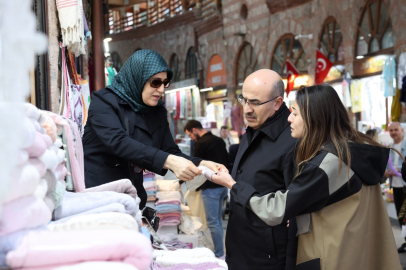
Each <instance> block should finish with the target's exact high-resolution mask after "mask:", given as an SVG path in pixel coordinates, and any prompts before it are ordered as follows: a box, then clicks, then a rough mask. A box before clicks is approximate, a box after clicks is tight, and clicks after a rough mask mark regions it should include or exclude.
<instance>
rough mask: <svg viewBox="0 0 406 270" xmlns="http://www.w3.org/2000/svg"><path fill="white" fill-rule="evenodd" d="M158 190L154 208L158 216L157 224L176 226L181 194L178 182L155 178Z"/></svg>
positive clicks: (178, 218)
mask: <svg viewBox="0 0 406 270" xmlns="http://www.w3.org/2000/svg"><path fill="white" fill-rule="evenodd" d="M156 183H157V186H158V192H157V194H156V197H157V199H158V201H157V202H156V207H155V210H156V212H157V215H158V217H159V218H160V222H159V226H160V227H161V226H177V225H179V224H180V218H181V212H182V211H181V208H180V203H181V194H180V191H179V183H178V182H175V183H174V182H173V180H157V181H156Z"/></svg>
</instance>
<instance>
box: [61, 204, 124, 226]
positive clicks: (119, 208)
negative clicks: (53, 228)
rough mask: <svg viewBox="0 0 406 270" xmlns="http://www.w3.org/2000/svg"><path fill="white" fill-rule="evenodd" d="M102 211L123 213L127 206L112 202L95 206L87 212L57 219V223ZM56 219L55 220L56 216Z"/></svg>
mask: <svg viewBox="0 0 406 270" xmlns="http://www.w3.org/2000/svg"><path fill="white" fill-rule="evenodd" d="M101 213H123V214H125V207H124V205H122V204H121V203H112V204H108V205H105V206H101V207H97V208H94V209H92V210H89V211H86V212H82V213H80V214H76V215H73V216H68V217H65V218H62V219H58V220H56V221H55V223H64V222H67V221H69V220H71V219H72V218H76V217H80V216H86V215H93V214H101ZM54 220H55V217H54Z"/></svg>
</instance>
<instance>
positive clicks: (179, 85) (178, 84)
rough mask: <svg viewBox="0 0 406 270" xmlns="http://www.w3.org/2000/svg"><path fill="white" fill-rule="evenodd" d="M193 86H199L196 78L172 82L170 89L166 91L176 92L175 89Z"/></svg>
mask: <svg viewBox="0 0 406 270" xmlns="http://www.w3.org/2000/svg"><path fill="white" fill-rule="evenodd" d="M191 85H196V86H197V85H199V84H198V81H197V79H196V78H194V79H188V80H184V81H180V82H172V83H171V84H170V85H169V87H168V88H167V89H166V91H169V90H174V89H177V88H183V87H188V86H191Z"/></svg>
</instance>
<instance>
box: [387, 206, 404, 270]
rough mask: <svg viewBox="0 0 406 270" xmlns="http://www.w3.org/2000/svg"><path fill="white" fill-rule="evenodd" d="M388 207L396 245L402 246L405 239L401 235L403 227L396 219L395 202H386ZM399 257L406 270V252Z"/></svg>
mask: <svg viewBox="0 0 406 270" xmlns="http://www.w3.org/2000/svg"><path fill="white" fill-rule="evenodd" d="M386 209H387V210H388V215H389V218H390V222H391V224H392V231H393V235H394V236H395V242H396V247H400V246H401V245H402V244H403V243H404V242H405V240H404V238H403V237H402V236H401V235H400V234H401V229H400V227H399V222H398V220H397V219H396V210H395V205H394V204H393V203H386ZM399 259H400V264H401V265H402V267H403V269H404V270H406V253H400V254H399Z"/></svg>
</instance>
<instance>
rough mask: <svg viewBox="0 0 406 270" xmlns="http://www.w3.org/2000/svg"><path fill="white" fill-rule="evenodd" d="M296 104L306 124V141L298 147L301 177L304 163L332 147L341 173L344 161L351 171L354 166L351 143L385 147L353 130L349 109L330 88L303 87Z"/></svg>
mask: <svg viewBox="0 0 406 270" xmlns="http://www.w3.org/2000/svg"><path fill="white" fill-rule="evenodd" d="M296 102H297V104H298V106H299V110H300V114H301V115H302V118H303V124H304V127H303V137H302V139H301V140H300V141H299V142H298V145H297V147H296V162H297V164H298V171H297V172H298V173H300V170H301V168H302V166H303V164H304V163H306V162H307V161H308V160H310V159H312V158H313V157H314V156H315V155H316V154H317V153H318V151H319V150H320V149H321V148H322V146H323V145H326V144H329V143H332V144H333V145H334V148H335V150H336V152H337V155H338V158H339V159H340V170H339V171H341V168H342V162H343V160H345V161H346V163H347V165H348V168H350V166H351V153H350V149H349V147H348V142H349V141H352V142H356V143H368V144H371V145H377V146H382V145H380V144H379V143H377V142H375V141H374V140H372V139H371V138H370V137H369V136H367V135H365V134H363V133H361V132H358V131H357V130H355V128H353V127H352V125H351V122H350V118H349V116H348V113H347V110H346V108H345V107H344V105H343V103H342V102H341V100H340V98H339V97H338V95H337V92H336V91H335V90H334V89H333V88H332V87H331V86H330V85H327V84H322V85H315V86H310V87H303V86H302V87H301V88H300V90H299V91H298V92H297V96H296Z"/></svg>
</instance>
